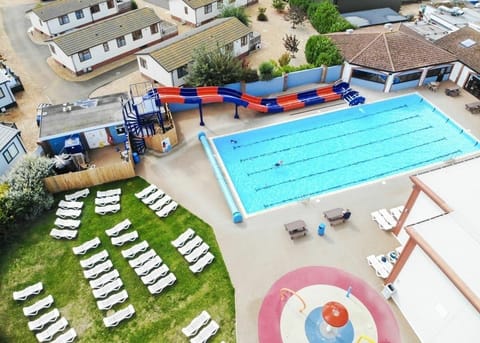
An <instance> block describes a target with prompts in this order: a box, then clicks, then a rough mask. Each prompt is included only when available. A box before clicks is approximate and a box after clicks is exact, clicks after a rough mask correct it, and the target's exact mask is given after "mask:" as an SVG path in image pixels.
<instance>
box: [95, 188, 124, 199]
mask: <svg viewBox="0 0 480 343" xmlns="http://www.w3.org/2000/svg"><path fill="white" fill-rule="evenodd" d="M114 195H122V189H121V188H115V189H109V190H106V191H97V198H106V197H111V196H114Z"/></svg>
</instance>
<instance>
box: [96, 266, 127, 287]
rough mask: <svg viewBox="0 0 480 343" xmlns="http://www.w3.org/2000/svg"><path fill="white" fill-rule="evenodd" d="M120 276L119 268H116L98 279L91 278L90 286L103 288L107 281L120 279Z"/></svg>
mask: <svg viewBox="0 0 480 343" xmlns="http://www.w3.org/2000/svg"><path fill="white" fill-rule="evenodd" d="M119 277H120V274H119V273H118V270H116V269H114V270H112V271H111V272H108V273H105V274H103V275H102V276H100V277H99V278H98V279H95V280H90V282H89V283H90V287H92V288H93V289H96V288H101V287H103V286H105V285H106V284H107V283H109V282H110V281H113V280H115V279H118V278H119Z"/></svg>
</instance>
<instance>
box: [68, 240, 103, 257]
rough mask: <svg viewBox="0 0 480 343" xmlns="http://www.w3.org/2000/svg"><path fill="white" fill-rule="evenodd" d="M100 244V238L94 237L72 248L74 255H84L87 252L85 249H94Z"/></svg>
mask: <svg viewBox="0 0 480 343" xmlns="http://www.w3.org/2000/svg"><path fill="white" fill-rule="evenodd" d="M100 244H101V242H100V238H98V237H95V238H93V239H91V240H89V241H86V242H84V243H82V244H81V245H79V246H78V247H73V248H72V250H73V253H74V254H75V255H84V254H86V253H87V251H89V250H90V249H95V248H96V247H98V246H99V245H100Z"/></svg>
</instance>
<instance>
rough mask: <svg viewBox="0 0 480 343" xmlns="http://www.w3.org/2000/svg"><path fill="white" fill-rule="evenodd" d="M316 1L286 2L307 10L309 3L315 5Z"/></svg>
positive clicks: (290, 0) (296, 0)
mask: <svg viewBox="0 0 480 343" xmlns="http://www.w3.org/2000/svg"><path fill="white" fill-rule="evenodd" d="M315 3H316V1H312V0H289V1H288V4H289V6H290V7H293V6H296V7H300V8H301V9H302V10H303V11H304V12H308V8H309V7H310V5H315Z"/></svg>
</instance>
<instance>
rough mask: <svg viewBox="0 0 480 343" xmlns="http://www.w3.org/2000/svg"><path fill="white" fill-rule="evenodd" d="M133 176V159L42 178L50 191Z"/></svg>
mask: <svg viewBox="0 0 480 343" xmlns="http://www.w3.org/2000/svg"><path fill="white" fill-rule="evenodd" d="M134 176H135V169H134V167H133V160H132V158H131V156H130V159H129V161H128V162H121V163H115V164H111V165H107V166H104V167H96V168H90V169H86V170H82V171H77V172H75V173H67V174H61V175H55V176H50V177H47V178H45V179H43V182H44V184H45V187H46V188H47V190H48V191H49V192H50V193H58V192H64V191H68V190H73V189H80V188H86V187H91V186H96V185H100V184H103V183H108V182H112V181H117V180H124V179H129V178H131V177H134Z"/></svg>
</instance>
